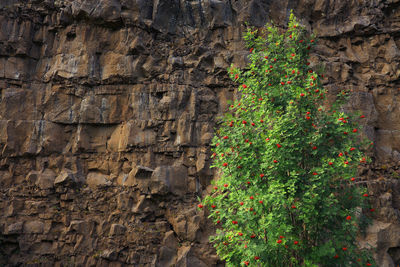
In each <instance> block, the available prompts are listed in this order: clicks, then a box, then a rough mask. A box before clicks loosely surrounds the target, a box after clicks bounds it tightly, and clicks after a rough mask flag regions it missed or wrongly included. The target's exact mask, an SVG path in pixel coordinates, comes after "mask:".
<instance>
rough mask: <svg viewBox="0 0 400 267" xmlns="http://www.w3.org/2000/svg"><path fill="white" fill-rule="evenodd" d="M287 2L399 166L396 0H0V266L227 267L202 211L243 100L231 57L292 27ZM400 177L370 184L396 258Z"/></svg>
mask: <svg viewBox="0 0 400 267" xmlns="http://www.w3.org/2000/svg"><path fill="white" fill-rule="evenodd" d="M290 9H294V11H295V14H296V15H297V17H298V18H299V19H300V21H301V23H302V24H303V25H305V26H306V27H307V29H309V30H310V31H311V30H315V31H316V32H317V34H318V36H319V39H320V40H319V43H318V46H317V47H316V49H315V50H314V51H312V54H311V56H312V58H311V66H313V67H314V66H317V65H318V64H320V63H323V64H324V65H325V69H326V73H325V79H324V81H323V83H324V85H325V86H326V88H328V90H329V93H330V95H331V96H334V95H335V94H336V93H337V92H338V91H339V90H340V89H350V90H352V97H351V101H350V103H349V105H347V106H346V107H345V108H346V109H348V110H361V111H362V112H363V114H365V115H366V119H365V120H364V122H363V127H364V128H363V130H364V133H365V134H366V135H367V136H368V137H369V138H370V139H371V140H372V141H373V142H374V143H375V147H374V151H373V154H372V156H373V158H374V160H375V161H376V162H377V164H378V163H379V164H382V163H383V162H387V164H388V166H392V167H393V171H394V172H397V169H396V168H397V165H398V163H397V162H398V161H399V160H400V134H399V133H400V123H399V118H398V117H399V116H400V115H399V114H400V105H399V103H400V101H399V100H400V90H399V88H400V82H399V80H400V79H399V77H400V70H399V62H400V49H399V46H400V38H399V36H400V35H399V32H400V20H399V17H400V1H398V0H391V1H383V0H361V1H342V0H330V1H328V0H296V1H295V0H268V1H267V0H238V1H228V0H221V1H216V0H201V1H200V0H199V1H197V0H154V1H151V0H149V1H144V0H140V1H127V0H101V1H97V0H58V1H49V0H27V1H22V0H2V1H0V22H1V23H0V92H1V99H0V188H1V191H0V192H1V195H0V265H4V264H10V265H12V264H19V263H21V264H35V263H42V264H44V265H45V264H48V265H49V266H54V265H56V266H57V264H58V265H60V264H61V262H62V263H63V264H66V265H68V264H70V265H76V266H85V265H86V266H121V265H124V266H129V265H131V266H170V265H173V264H175V265H176V266H194V267H195V266H215V265H218V264H220V263H219V261H218V260H217V258H216V256H215V252H214V251H213V250H212V249H211V246H210V245H208V244H207V236H208V235H209V234H211V233H212V228H211V227H209V226H205V223H206V221H205V218H204V214H198V212H196V211H195V210H194V209H193V207H195V203H196V201H197V199H196V196H198V195H201V194H203V193H204V192H205V189H206V188H207V186H209V184H210V181H211V179H212V178H213V177H214V170H213V169H210V168H209V167H210V164H211V161H210V153H209V151H210V147H209V144H210V141H211V139H212V137H213V135H214V130H213V129H214V127H215V126H216V120H217V117H218V115H221V114H222V113H223V112H225V111H226V110H227V107H228V103H229V100H232V99H233V98H234V97H235V96H236V94H235V90H234V86H235V85H234V84H233V83H232V82H231V81H230V80H229V79H228V77H227V75H226V74H227V70H226V68H227V67H228V66H229V65H230V64H231V63H232V64H234V65H235V66H238V67H243V66H244V65H245V63H246V62H247V61H248V59H247V55H248V52H247V49H246V48H245V47H244V44H243V40H242V32H243V31H244V29H245V26H244V22H246V21H247V22H249V23H250V24H252V25H255V26H258V27H260V26H263V25H264V24H265V22H267V21H270V20H273V21H274V22H277V23H278V24H279V25H284V24H285V22H286V21H287V19H288V15H289V10H290ZM379 164H378V165H379ZM378 171H379V170H378ZM363 175H364V176H365V177H369V178H371V179H374V178H376V179H378V178H379V177H375V176H374V175H373V172H371V173H368V172H366V173H364V174H363ZM393 175H395V174H393V173H392V172H389V171H384V172H383V173H382V177H386V178H385V179H388V178H390V177H391V180H388V181H387V183H385V184H386V185H385V186H386V187H385V186H383V187H379V186H377V185H375V184H373V188H382V190H381V191H379V190H378V191H377V192H376V194H375V195H374V199H375V200H376V201H380V202H379V203H380V204H379V205H381V206H379V205H378V204H376V205H377V215H376V221H377V222H376V224H375V225H374V228H371V231H370V236H369V237H368V238H374V237H373V236H374V235H375V236H378V239H379V240H378V241H376V242H375V241H374V242H375V243H374V242H373V243H374V244H376V246H377V247H378V249H379V250H378V251H379V253H378V255H377V258H379V259H380V261H381V266H394V264H400V256H399V247H400V245H399V244H397V243H396V241H395V240H400V238H398V237H399V236H398V235H395V233H396V231H397V230H396V229H398V228H397V227H399V223H398V220H396V218H397V217H396V216H398V215H397V214H398V210H399V207H397V204H398V198H399V192H398V189H397V188H398V185H397V184H396V183H395V182H393V181H395V179H394V180H393V179H392V178H393ZM396 177H397V176H396ZM389 189H390V190H392V192H389V193H388V192H387V190H389ZM375 200H374V201H375ZM378 206H379V207H381V208H378ZM378 211H379V212H378ZM385 231H386V232H390V234H393V235H395V238H393V239H385V240H381V239H380V238H382V236H386V234H382V235H381V234H380V233H386V232H385ZM396 238H397V239H396ZM177 242H178V245H177Z"/></svg>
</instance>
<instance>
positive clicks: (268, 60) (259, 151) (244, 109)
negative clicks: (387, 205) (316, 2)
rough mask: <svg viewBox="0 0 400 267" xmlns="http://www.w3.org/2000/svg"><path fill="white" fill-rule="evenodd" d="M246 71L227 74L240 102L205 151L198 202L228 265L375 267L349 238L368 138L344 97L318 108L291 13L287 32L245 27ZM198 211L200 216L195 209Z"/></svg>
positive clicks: (361, 220)
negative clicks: (207, 179) (204, 185)
mask: <svg viewBox="0 0 400 267" xmlns="http://www.w3.org/2000/svg"><path fill="white" fill-rule="evenodd" d="M244 40H245V42H246V45H247V47H248V48H249V50H250V55H249V58H250V63H249V64H248V65H247V67H246V68H245V69H239V68H235V67H233V66H231V67H230V68H229V73H230V77H231V78H232V79H233V80H234V81H235V82H237V83H238V84H239V88H238V91H239V94H240V97H239V98H238V99H237V100H235V101H234V102H233V103H232V105H231V106H230V108H229V112H227V113H226V114H225V115H224V117H223V119H222V122H221V124H220V125H219V127H218V128H217V129H216V135H215V137H214V139H213V143H212V152H213V155H212V157H213V165H212V167H215V168H218V169H219V170H220V177H219V179H217V180H216V181H215V182H214V184H215V186H214V190H213V192H212V193H211V194H210V195H208V196H206V197H205V198H204V199H203V200H202V203H203V204H204V206H205V207H207V209H208V210H209V213H210V215H209V217H210V218H212V220H213V221H214V222H215V223H216V224H217V232H216V235H214V236H212V237H211V241H212V242H214V244H215V247H216V250H217V253H218V255H219V256H220V258H221V259H223V260H225V261H226V263H227V266H247V265H248V266H268V267H273V266H276V267H282V266H375V263H374V261H373V259H372V257H371V256H370V251H368V250H362V249H360V248H358V246H357V242H356V237H357V235H358V234H360V229H362V227H363V226H365V225H366V222H367V221H368V218H367V216H366V215H365V214H364V213H363V212H362V211H363V209H364V210H366V209H367V207H368V201H367V199H368V193H367V192H366V189H365V188H363V187H360V186H357V181H358V178H356V176H357V166H358V165H359V164H360V162H361V163H365V162H366V161H368V160H369V159H368V158H367V157H366V156H365V155H364V151H365V149H366V146H367V144H368V143H369V141H368V140H366V139H364V138H362V137H361V136H360V129H359V126H358V123H359V120H362V119H363V118H364V116H363V115H360V113H352V114H346V113H345V112H344V111H343V109H342V106H343V104H344V103H345V101H346V99H347V93H346V92H345V91H342V92H341V93H340V94H339V95H338V96H337V99H336V101H334V102H333V103H330V104H329V105H328V104H327V103H326V93H327V91H326V90H325V89H324V88H323V86H322V83H321V80H320V78H321V76H322V73H320V72H318V71H316V70H315V69H313V68H311V67H310V63H309V61H308V59H309V53H310V50H311V49H312V47H313V46H314V45H315V43H316V38H315V36H314V35H313V34H311V35H310V34H308V33H307V31H306V30H305V29H304V28H303V27H302V26H300V25H299V23H298V22H297V21H296V18H295V17H294V15H293V14H291V16H290V20H289V23H288V25H287V28H286V29H283V30H282V29H280V28H278V27H276V26H273V25H271V24H267V25H266V27H265V28H264V29H263V30H255V29H253V28H248V30H247V32H246V33H245V36H244ZM203 204H199V208H203Z"/></svg>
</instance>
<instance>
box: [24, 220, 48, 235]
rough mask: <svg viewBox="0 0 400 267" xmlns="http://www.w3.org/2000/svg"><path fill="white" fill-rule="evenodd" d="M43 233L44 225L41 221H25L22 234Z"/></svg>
mask: <svg viewBox="0 0 400 267" xmlns="http://www.w3.org/2000/svg"><path fill="white" fill-rule="evenodd" d="M43 232H44V223H43V222H41V221H26V222H25V224H24V233H27V234H41V233H43Z"/></svg>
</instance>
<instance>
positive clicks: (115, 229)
mask: <svg viewBox="0 0 400 267" xmlns="http://www.w3.org/2000/svg"><path fill="white" fill-rule="evenodd" d="M125 232H126V227H125V226H124V225H122V224H116V223H114V224H112V225H111V229H110V234H109V236H116V235H123V234H125Z"/></svg>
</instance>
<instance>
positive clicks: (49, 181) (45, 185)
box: [36, 169, 56, 189]
mask: <svg viewBox="0 0 400 267" xmlns="http://www.w3.org/2000/svg"><path fill="white" fill-rule="evenodd" d="M55 179H56V174H55V172H54V171H52V170H50V169H45V170H44V171H43V172H41V173H39V174H38V178H37V181H36V185H37V186H39V187H40V188H41V189H49V188H53V187H54V181H55Z"/></svg>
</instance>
